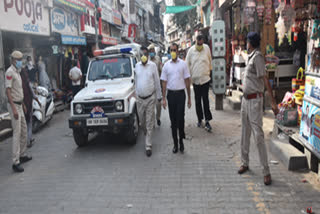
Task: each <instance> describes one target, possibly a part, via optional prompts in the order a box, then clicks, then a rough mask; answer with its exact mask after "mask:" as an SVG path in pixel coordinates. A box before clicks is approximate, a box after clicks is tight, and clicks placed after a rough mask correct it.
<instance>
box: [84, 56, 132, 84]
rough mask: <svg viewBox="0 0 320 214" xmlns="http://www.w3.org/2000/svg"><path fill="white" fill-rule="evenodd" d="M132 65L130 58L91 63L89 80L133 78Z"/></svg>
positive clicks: (114, 58) (107, 59)
mask: <svg viewBox="0 0 320 214" xmlns="http://www.w3.org/2000/svg"><path fill="white" fill-rule="evenodd" d="M131 75H132V71H131V63H130V58H128V57H113V58H106V59H99V60H97V61H93V62H92V63H91V66H90V69H89V77H88V78H89V80H99V79H116V78H123V77H131Z"/></svg>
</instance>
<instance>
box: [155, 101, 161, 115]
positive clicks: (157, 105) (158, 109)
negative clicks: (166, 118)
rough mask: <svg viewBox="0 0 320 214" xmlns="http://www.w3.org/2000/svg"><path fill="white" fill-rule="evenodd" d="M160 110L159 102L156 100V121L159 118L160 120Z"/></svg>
mask: <svg viewBox="0 0 320 214" xmlns="http://www.w3.org/2000/svg"><path fill="white" fill-rule="evenodd" d="M161 108H162V104H161V102H159V101H158V100H157V99H156V119H157V120H160V118H161Z"/></svg>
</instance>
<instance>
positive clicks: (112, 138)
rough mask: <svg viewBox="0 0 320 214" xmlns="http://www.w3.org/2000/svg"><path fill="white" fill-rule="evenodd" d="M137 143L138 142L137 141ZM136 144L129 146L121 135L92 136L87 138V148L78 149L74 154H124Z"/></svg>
mask: <svg viewBox="0 0 320 214" xmlns="http://www.w3.org/2000/svg"><path fill="white" fill-rule="evenodd" d="M137 141H138V140H137ZM135 145H137V144H130V143H128V142H127V139H126V138H125V137H124V136H121V134H118V135H114V134H107V133H103V134H97V133H95V134H92V135H90V136H89V143H88V145H87V146H84V147H79V148H78V149H77V150H76V152H81V153H85V152H90V153H91V152H99V151H102V152H126V151H130V150H132V149H133V147H134V146H135Z"/></svg>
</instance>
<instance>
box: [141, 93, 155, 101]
mask: <svg viewBox="0 0 320 214" xmlns="http://www.w3.org/2000/svg"><path fill="white" fill-rule="evenodd" d="M152 95H153V93H152V94H150V95H148V96H146V97H140V96H138V97H139V98H140V99H143V100H146V99H148V98H150V97H151V96H152Z"/></svg>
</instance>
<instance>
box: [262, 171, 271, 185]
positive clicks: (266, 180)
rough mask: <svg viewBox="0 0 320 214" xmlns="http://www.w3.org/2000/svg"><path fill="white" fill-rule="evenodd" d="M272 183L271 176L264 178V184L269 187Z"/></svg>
mask: <svg viewBox="0 0 320 214" xmlns="http://www.w3.org/2000/svg"><path fill="white" fill-rule="evenodd" d="M271 183H272V179H271V175H270V174H269V175H266V176H264V184H265V185H267V186H268V185H270V184H271Z"/></svg>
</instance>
